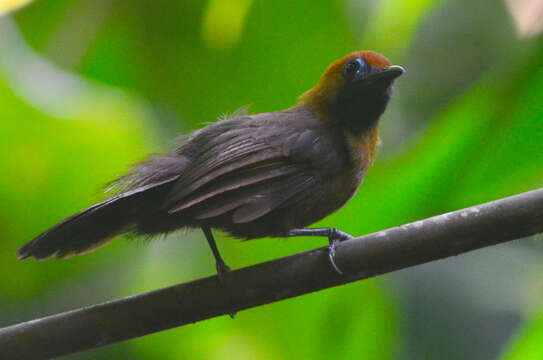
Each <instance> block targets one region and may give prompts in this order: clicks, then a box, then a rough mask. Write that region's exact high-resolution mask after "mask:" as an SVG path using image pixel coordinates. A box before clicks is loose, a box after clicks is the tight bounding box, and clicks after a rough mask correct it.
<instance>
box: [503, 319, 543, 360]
mask: <svg viewBox="0 0 543 360" xmlns="http://www.w3.org/2000/svg"><path fill="white" fill-rule="evenodd" d="M542 337H543V313H539V314H538V315H536V316H534V317H533V318H532V319H531V320H529V321H528V322H527V323H526V324H525V325H524V326H523V328H522V329H520V331H518V332H517V334H516V336H515V337H514V339H513V341H512V342H511V344H510V345H509V346H508V348H507V349H506V350H505V352H504V353H503V355H502V356H501V357H500V359H502V360H524V359H531V360H537V359H543V347H542V346H541V338H542Z"/></svg>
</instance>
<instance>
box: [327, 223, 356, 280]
mask: <svg viewBox="0 0 543 360" xmlns="http://www.w3.org/2000/svg"><path fill="white" fill-rule="evenodd" d="M352 238H353V236H352V235H350V234H347V233H346V232H343V231H341V230H339V229H336V228H331V229H330V235H329V236H328V241H329V242H330V245H329V246H328V258H329V259H330V263H331V264H332V267H333V268H334V270H336V272H337V273H338V274H339V275H343V271H341V270H340V269H339V267H338V266H337V265H336V261H335V260H334V258H335V256H336V248H337V244H338V243H340V242H341V241H345V240H350V239H352Z"/></svg>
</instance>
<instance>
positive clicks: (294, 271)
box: [0, 189, 543, 359]
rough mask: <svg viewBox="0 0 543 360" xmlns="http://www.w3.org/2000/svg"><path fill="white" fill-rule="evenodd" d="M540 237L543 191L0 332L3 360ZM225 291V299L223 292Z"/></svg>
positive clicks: (54, 352)
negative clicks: (332, 251) (332, 252)
mask: <svg viewBox="0 0 543 360" xmlns="http://www.w3.org/2000/svg"><path fill="white" fill-rule="evenodd" d="M540 232H543V189H539V190H535V191H531V192H527V193H524V194H520V195H515V196H512V197H508V198H505V199H501V200H497V201H493V202H490V203H486V204H482V205H478V206H473V207H470V208H467V209H464V210H459V211H455V212H451V213H447V214H443V215H439V216H435V217H431V218H428V219H425V220H421V221H417V222H414V223H411V224H406V225H402V226H399V227H395V228H391V229H388V230H384V231H380V232H377V233H374V234H370V235H366V236H362V237H358V238H355V239H353V240H349V241H345V242H343V243H341V244H340V245H339V246H338V248H337V255H336V262H337V264H338V266H339V267H340V268H341V269H342V270H343V271H344V273H345V274H347V275H345V276H340V275H338V274H337V273H336V272H335V271H334V269H333V268H332V267H331V265H330V262H329V260H328V254H327V248H320V249H316V250H312V251H308V252H304V253H300V254H296V255H292V256H289V257H285V258H281V259H277V260H273V261H270V262H266V263H262V264H258V265H254V266H250V267H247V268H243V269H239V270H236V271H232V272H230V273H229V274H228V276H227V278H226V286H223V285H221V283H220V282H219V281H218V279H217V277H216V276H212V277H208V278H205V279H200V280H196V281H192V282H189V283H185V284H180V285H175V286H171V287H168V288H164V289H160V290H156V291H152V292H149V293H144V294H139V295H134V296H129V297H126V298H124V299H120V300H114V301H110V302H107V303H103V304H99V305H94V306H90V307H86V308H82V309H77V310H72V311H69V312H65V313H62V314H58V315H53V316H48V317H45V318H42V319H37V320H32V321H28V322H25V323H21V324H17V325H12V326H8V327H5V328H2V329H0V353H1V354H2V357H3V358H6V359H21V358H29V359H38V358H49V357H54V356H60V355H65V354H70V353H74V352H77V351H82V350H86V349H91V348H95V347H99V346H104V345H107V344H111V343H114V342H118V341H123V340H127V339H132V338H135V337H139V336H143V335H147V334H151V333H154V332H157V331H161V330H165V329H170V328H173V327H176V326H181V325H184V324H189V323H193V322H196V321H200V320H203V319H209V318H212V317H215V316H219V315H224V314H231V313H234V312H236V311H239V310H243V309H248V308H252V307H255V306H259V305H263V304H267V303H271V302H274V301H279V300H282V299H287V298H291V297H294V296H298V295H302V294H306V293H309V292H312V291H317V290H321V289H325V288H329V287H332V286H336V285H341V284H345V283H348V282H352V281H356V280H360V279H365V278H368V277H372V276H375V275H379V274H384V273H387V272H391V271H394V270H398V269H403V268H406V267H409V266H414V265H417V264H422V263H426V262H429V261H432V260H436V259H442V258H446V257H449V256H453V255H457V254H460V253H464V252H467V251H471V250H475V249H479V248H482V247H485V246H489V245H494V244H498V243H502V242H506V241H510V240H513V239H518V238H521V237H525V236H528V235H533V234H536V233H540ZM226 291H228V295H227V293H226Z"/></svg>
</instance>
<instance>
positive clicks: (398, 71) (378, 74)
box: [367, 65, 405, 82]
mask: <svg viewBox="0 0 543 360" xmlns="http://www.w3.org/2000/svg"><path fill="white" fill-rule="evenodd" d="M404 72H405V69H404V68H403V67H401V66H398V65H392V66H389V67H385V68H378V69H375V70H374V72H372V73H370V74H369V76H368V77H367V79H368V80H370V81H371V82H374V81H379V80H387V81H389V82H391V81H392V80H394V79H396V78H397V77H398V76H400V75H402V74H403V73H404Z"/></svg>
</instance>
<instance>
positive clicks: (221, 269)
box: [216, 259, 237, 319]
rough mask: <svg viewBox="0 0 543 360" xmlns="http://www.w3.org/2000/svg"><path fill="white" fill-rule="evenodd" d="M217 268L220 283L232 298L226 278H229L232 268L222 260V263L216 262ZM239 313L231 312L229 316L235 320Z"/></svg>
mask: <svg viewBox="0 0 543 360" xmlns="http://www.w3.org/2000/svg"><path fill="white" fill-rule="evenodd" d="M216 268H217V276H218V277H219V281H220V282H221V284H222V286H224V288H225V289H226V291H227V292H228V295H229V296H230V297H231V296H232V294H231V293H230V289H229V288H228V286H227V284H226V277H227V276H228V275H227V274H228V272H230V266H228V265H226V263H225V262H224V261H223V260H222V259H220V261H217V262H216ZM236 314H237V312H235V311H234V312H231V313H230V314H229V315H230V317H231V318H232V319H233V318H235V317H236Z"/></svg>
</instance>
